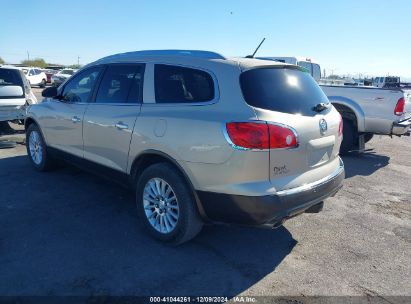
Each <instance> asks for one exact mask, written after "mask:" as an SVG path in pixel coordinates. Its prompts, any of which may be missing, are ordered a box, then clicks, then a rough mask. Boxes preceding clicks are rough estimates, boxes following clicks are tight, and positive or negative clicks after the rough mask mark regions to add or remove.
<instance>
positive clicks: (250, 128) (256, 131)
mask: <svg viewBox="0 0 411 304" xmlns="http://www.w3.org/2000/svg"><path fill="white" fill-rule="evenodd" d="M226 130H227V134H228V137H229V138H228V140H229V141H230V142H231V143H232V144H233V145H234V146H235V147H236V148H239V149H258V150H263V149H279V148H295V147H297V146H298V143H297V135H296V133H295V132H294V130H293V129H291V128H289V127H287V126H283V125H274V124H269V123H266V122H264V123H256V122H229V123H227V124H226Z"/></svg>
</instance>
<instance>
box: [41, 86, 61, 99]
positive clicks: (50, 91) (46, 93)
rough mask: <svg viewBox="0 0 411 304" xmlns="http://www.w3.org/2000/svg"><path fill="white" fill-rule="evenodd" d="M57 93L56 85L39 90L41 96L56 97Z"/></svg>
mask: <svg viewBox="0 0 411 304" xmlns="http://www.w3.org/2000/svg"><path fill="white" fill-rule="evenodd" d="M57 95H58V93H57V87H49V88H47V89H44V90H43V91H42V92H41V96H43V97H51V98H53V97H56V96H57Z"/></svg>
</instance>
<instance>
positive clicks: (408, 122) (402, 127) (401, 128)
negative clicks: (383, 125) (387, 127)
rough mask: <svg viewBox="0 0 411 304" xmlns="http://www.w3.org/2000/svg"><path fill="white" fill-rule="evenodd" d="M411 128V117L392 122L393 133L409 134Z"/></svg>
mask: <svg viewBox="0 0 411 304" xmlns="http://www.w3.org/2000/svg"><path fill="white" fill-rule="evenodd" d="M410 130H411V118H407V119H405V120H401V121H397V122H394V123H393V124H392V129H391V134H392V135H406V134H409V133H410Z"/></svg>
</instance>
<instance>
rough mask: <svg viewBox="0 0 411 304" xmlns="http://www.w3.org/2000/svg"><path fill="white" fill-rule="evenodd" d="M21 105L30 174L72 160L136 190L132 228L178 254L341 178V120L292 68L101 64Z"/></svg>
mask: <svg viewBox="0 0 411 304" xmlns="http://www.w3.org/2000/svg"><path fill="white" fill-rule="evenodd" d="M43 96H44V97H47V98H46V99H45V100H44V102H42V103H41V104H38V105H34V106H32V107H30V109H29V110H28V114H27V119H26V122H25V123H26V130H27V151H28V155H29V158H30V160H31V162H32V164H33V165H34V167H35V168H36V169H37V170H40V171H44V170H47V169H50V168H51V167H52V165H53V163H54V162H55V160H57V159H62V158H63V159H64V160H69V161H73V162H81V163H82V165H83V166H89V167H90V168H93V170H94V171H95V172H99V173H103V174H110V175H111V176H113V177H114V178H115V179H117V180H124V181H125V182H128V183H130V184H131V185H132V186H134V188H135V190H136V201H137V207H138V210H139V214H140V217H141V220H142V222H143V223H144V225H145V227H146V228H147V229H148V231H149V232H150V233H151V234H152V235H153V236H154V237H155V238H157V239H160V240H162V241H165V242H169V243H173V244H179V243H182V242H185V241H187V240H189V239H191V238H193V237H194V236H195V235H196V234H197V233H198V232H199V231H200V230H201V227H202V225H203V223H206V222H226V223H237V224H247V225H271V226H273V227H276V226H278V225H280V224H281V223H282V222H283V221H284V220H286V219H288V218H290V217H293V216H295V215H297V214H300V213H303V212H310V213H313V212H319V211H320V210H321V209H322V206H323V200H324V199H326V198H327V197H329V196H331V195H334V194H335V193H336V192H337V191H338V190H339V189H340V187H341V183H342V180H343V179H344V166H343V163H342V161H341V159H340V158H339V156H338V151H339V147H340V144H341V139H342V121H341V116H340V115H339V114H338V112H337V111H336V110H335V109H334V108H333V107H332V106H331V105H330V103H329V102H328V100H327V97H326V96H325V95H324V93H323V92H322V90H321V89H320V88H319V86H318V85H317V83H316V82H315V80H314V79H313V78H312V77H311V76H310V75H309V74H307V73H306V72H304V71H303V70H302V69H301V68H299V67H297V66H294V65H289V64H284V63H278V62H273V61H264V60H257V59H249V58H247V59H246V58H233V59H227V58H224V57H223V56H221V55H219V54H216V53H212V52H205V51H177V50H175V51H171V50H170V51H141V52H131V53H125V54H118V55H113V56H109V57H106V58H103V59H100V60H98V61H96V62H94V63H92V64H89V65H87V66H86V67H84V68H83V69H81V70H80V71H79V72H78V73H76V75H75V76H73V77H72V78H70V79H69V80H68V81H66V82H65V83H64V84H63V85H61V86H60V87H59V88H58V89H57V88H54V87H52V88H48V89H46V90H44V91H43Z"/></svg>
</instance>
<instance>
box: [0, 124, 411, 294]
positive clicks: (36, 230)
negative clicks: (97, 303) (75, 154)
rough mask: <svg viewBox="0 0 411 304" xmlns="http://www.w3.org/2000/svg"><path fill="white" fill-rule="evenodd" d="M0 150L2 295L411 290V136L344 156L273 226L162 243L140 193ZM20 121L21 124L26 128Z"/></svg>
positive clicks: (218, 230)
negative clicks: (145, 215) (43, 167)
mask: <svg viewBox="0 0 411 304" xmlns="http://www.w3.org/2000/svg"><path fill="white" fill-rule="evenodd" d="M13 127H15V128H16V129H20V131H16V132H11V133H13V134H11V135H7V136H4V135H3V136H2V138H3V139H4V138H13V139H15V140H17V141H18V142H20V144H18V146H17V147H16V148H13V149H4V150H0V223H1V229H0V295H86V296H88V295H101V294H111V295H146V296H147V295H153V294H157V295H159V294H160V295H167V296H171V295H180V296H181V295H231V296H234V295H239V294H241V295H255V296H257V295H263V296H267V295H278V296H310V295H315V296H319V295H329V296H336V295H368V296H380V297H387V296H404V295H405V296H411V281H410V276H411V266H410V265H411V255H410V252H411V245H410V242H411V220H410V218H411V217H410V214H411V152H410V144H411V138H409V137H405V138H393V139H390V138H388V137H379V136H378V137H375V138H374V139H373V140H371V142H370V143H368V144H367V148H368V151H367V152H366V153H364V154H362V155H352V156H349V157H344V158H343V160H344V163H345V166H346V175H347V177H346V180H345V182H344V188H343V189H342V190H341V191H340V192H339V193H338V194H337V195H336V196H335V197H333V198H330V199H328V200H327V201H326V204H325V208H324V211H323V212H321V213H319V214H304V215H302V216H298V217H296V218H293V219H291V220H289V221H287V222H286V223H285V225H284V226H283V227H280V228H278V229H276V230H267V229H255V228H243V227H233V226H206V227H205V228H204V229H203V231H202V232H201V234H200V235H199V236H198V237H197V238H196V239H195V240H194V241H192V242H190V243H188V244H185V245H183V246H180V247H177V248H170V247H167V246H164V245H162V244H160V243H158V242H156V241H154V240H152V239H151V238H150V237H148V236H147V235H146V234H145V233H144V232H143V230H142V228H141V226H140V224H139V223H138V221H137V220H136V211H135V207H134V198H133V193H130V192H129V191H128V190H126V189H123V188H121V187H119V186H117V185H115V184H113V183H111V182H109V181H106V180H104V179H101V178H99V177H96V176H94V175H91V174H88V173H85V172H83V171H81V170H79V169H76V168H73V167H69V166H67V167H64V168H61V169H59V170H57V171H54V172H50V173H38V172H35V171H34V170H33V169H32V168H31V166H30V164H29V162H28V160H27V157H26V152H25V146H24V145H23V134H22V131H21V127H18V126H13ZM19 132H20V133H21V134H19Z"/></svg>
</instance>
